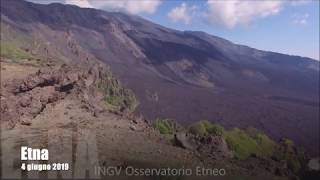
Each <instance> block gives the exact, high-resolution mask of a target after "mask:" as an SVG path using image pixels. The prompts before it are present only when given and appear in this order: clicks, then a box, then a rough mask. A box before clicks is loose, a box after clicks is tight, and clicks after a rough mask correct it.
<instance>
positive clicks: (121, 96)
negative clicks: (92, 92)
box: [97, 73, 138, 112]
mask: <svg viewBox="0 0 320 180" xmlns="http://www.w3.org/2000/svg"><path fill="white" fill-rule="evenodd" d="M97 86H98V88H99V89H100V90H102V91H103V93H104V95H105V99H104V100H105V103H106V105H107V107H108V108H109V109H110V110H113V111H118V112H125V111H126V112H132V111H134V109H135V108H136V106H137V105H138V101H137V99H136V98H135V96H134V94H133V92H132V91H131V90H129V89H126V88H124V87H123V86H122V85H121V83H120V82H119V81H118V80H117V79H116V78H114V77H113V76H112V74H111V73H107V75H106V77H105V78H104V79H103V80H101V82H100V83H98V85H97Z"/></svg>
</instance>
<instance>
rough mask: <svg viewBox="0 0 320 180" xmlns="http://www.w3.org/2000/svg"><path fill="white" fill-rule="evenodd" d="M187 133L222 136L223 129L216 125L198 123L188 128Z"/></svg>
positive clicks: (203, 122)
mask: <svg viewBox="0 0 320 180" xmlns="http://www.w3.org/2000/svg"><path fill="white" fill-rule="evenodd" d="M189 132H190V133H192V134H195V135H214V136H222V135H223V133H224V128H223V127H222V126H221V125H219V124H216V123H211V122H209V121H206V120H205V121H199V122H196V123H194V124H192V125H191V126H190V127H189Z"/></svg>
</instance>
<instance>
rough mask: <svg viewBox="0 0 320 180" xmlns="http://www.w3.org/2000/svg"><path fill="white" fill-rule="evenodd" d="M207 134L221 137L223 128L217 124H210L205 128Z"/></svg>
mask: <svg viewBox="0 0 320 180" xmlns="http://www.w3.org/2000/svg"><path fill="white" fill-rule="evenodd" d="M206 129H207V132H208V133H209V134H212V135H215V136H222V135H223V134H224V128H223V127H222V126H221V125H219V124H214V123H213V124H211V125H210V126H208V127H206Z"/></svg>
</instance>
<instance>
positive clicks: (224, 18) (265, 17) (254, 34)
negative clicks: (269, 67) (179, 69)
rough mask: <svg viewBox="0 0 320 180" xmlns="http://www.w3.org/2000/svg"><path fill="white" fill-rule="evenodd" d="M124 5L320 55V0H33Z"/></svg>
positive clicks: (181, 24)
mask: <svg viewBox="0 0 320 180" xmlns="http://www.w3.org/2000/svg"><path fill="white" fill-rule="evenodd" d="M29 1H32V2H37V3H52V2H60V3H67V4H74V5H78V6H81V7H91V8H97V9H104V10H109V11H122V12H126V13H129V14H135V15H140V16H142V17H144V18H146V19H149V20H151V21H153V22H156V23H158V24H161V25H164V26H167V27H170V28H174V29H179V30H197V31H205V32H207V33H210V34H213V35H217V36H220V37H223V38H225V39H228V40H231V41H233V42H235V43H238V44H244V45H248V46H251V47H254V48H257V49H261V50H269V51H275V52H281V53H285V54H292V55H300V56H307V57H311V58H314V59H318V60H319V1H318V0H29Z"/></svg>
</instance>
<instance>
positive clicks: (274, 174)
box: [0, 59, 298, 179]
mask: <svg viewBox="0 0 320 180" xmlns="http://www.w3.org/2000/svg"><path fill="white" fill-rule="evenodd" d="M106 89H108V91H106ZM111 92H112V93H111ZM108 97H121V98H120V99H121V100H123V102H120V103H119V101H117V104H110V101H107V99H108ZM133 97H134V95H133V94H132V92H131V91H130V90H126V89H125V88H124V87H123V86H122V85H121V83H120V82H119V81H118V80H116V79H114V77H113V76H112V73H111V72H110V71H109V69H108V68H107V67H106V66H105V65H102V64H94V65H92V66H88V67H81V66H72V67H71V66H69V65H55V64H51V65H48V64H47V65H40V66H39V65H34V64H24V63H12V62H8V59H5V60H4V59H2V61H1V114H0V115H1V145H2V151H1V154H2V156H1V157H2V158H1V160H2V163H3V164H2V167H4V166H5V167H9V169H10V167H16V168H20V167H19V166H20V161H19V162H17V163H14V164H10V163H12V162H15V161H13V160H12V159H10V158H14V157H15V156H14V155H15V153H14V152H16V154H19V150H20V149H19V148H20V146H22V145H31V146H32V147H49V151H50V152H51V154H50V157H53V158H54V159H53V161H54V160H56V161H66V160H67V162H70V163H71V162H72V163H73V165H74V164H76V162H77V161H79V159H80V161H81V157H78V154H77V152H78V150H79V149H77V147H79V148H81V149H85V148H89V149H90V147H96V149H93V151H96V152H97V154H98V162H97V164H98V165H101V166H103V165H108V166H111V165H114V166H118V167H127V166H134V167H140V168H143V167H156V168H160V167H185V168H186V167H187V168H195V167H196V166H200V167H206V168H210V167H212V168H224V169H225V170H226V171H227V176H226V177H230V178H233V177H234V176H237V177H241V176H245V177H251V176H252V177H256V176H259V177H261V178H265V179H287V178H289V177H290V178H294V177H296V176H297V175H298V174H297V172H294V171H293V169H292V168H291V167H290V166H288V164H287V163H288V162H287V161H286V160H281V159H282V158H281V157H280V159H277V158H276V157H274V158H270V157H268V158H267V157H260V156H253V155H252V156H250V157H249V158H247V159H245V160H237V159H236V158H234V155H233V150H231V149H230V147H229V146H228V144H227V143H226V141H225V140H224V139H223V138H222V137H221V136H220V135H204V134H199V135H194V134H192V133H189V132H186V131H185V130H183V128H182V127H181V128H179V130H178V129H177V130H176V131H174V133H173V134H171V135H170V134H169V135H168V134H167V135H165V134H161V131H160V133H159V131H158V129H157V128H156V129H155V128H154V127H152V126H151V124H150V122H149V121H147V120H146V119H145V118H143V117H142V116H136V115H134V114H133V113H132V112H133V110H134V108H135V107H136V104H137V100H136V99H135V98H133ZM84 132H90V134H93V136H94V137H95V138H93V139H90V138H89V139H85V138H83V134H84ZM52 143H55V144H54V145H53V146H52ZM57 144H59V145H57ZM286 146H287V145H286V144H284V145H279V148H280V147H281V148H285V149H283V150H281V151H283V152H285V153H287V152H291V153H293V156H296V152H295V151H288V150H286ZM281 151H278V150H277V151H276V152H277V153H279V152H281ZM69 153H70V154H69ZM68 155H71V156H68ZM15 158H16V157H15ZM82 160H83V159H82ZM85 167H86V166H85V165H82V166H80V167H79V166H77V167H73V171H75V172H76V168H79V169H81V171H83V169H84V168H85ZM78 172H79V171H78ZM8 173H10V171H9V172H8ZM39 174H40V177H43V178H45V177H47V174H46V173H45V172H40V173H39ZM39 174H37V173H28V177H38V176H39ZM6 175H8V174H6ZM91 175H92V174H91ZM25 176H26V174H25V173H24V174H23V177H25ZM49 176H50V175H49ZM53 177H55V176H53ZM73 177H74V176H73ZM90 177H92V176H90ZM123 178H129V177H123ZM145 178H146V179H148V178H147V177H145ZM172 178H173V177H172ZM206 178H210V176H208V177H202V178H201V179H206ZM138 179H141V178H138ZM185 179H188V177H185Z"/></svg>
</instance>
